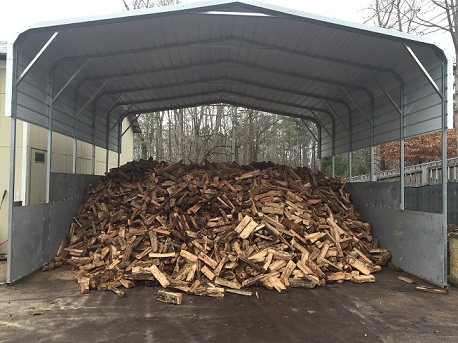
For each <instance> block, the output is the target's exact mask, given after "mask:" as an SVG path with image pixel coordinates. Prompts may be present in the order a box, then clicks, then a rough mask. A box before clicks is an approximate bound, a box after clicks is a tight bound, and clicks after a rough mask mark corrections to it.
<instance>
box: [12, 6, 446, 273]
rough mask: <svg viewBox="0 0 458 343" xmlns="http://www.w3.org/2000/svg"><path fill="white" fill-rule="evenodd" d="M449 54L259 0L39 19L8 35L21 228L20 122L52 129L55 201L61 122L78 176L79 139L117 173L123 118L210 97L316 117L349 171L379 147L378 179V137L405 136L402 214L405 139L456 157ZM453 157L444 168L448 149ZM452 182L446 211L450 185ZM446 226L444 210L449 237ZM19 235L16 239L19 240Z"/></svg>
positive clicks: (408, 38) (325, 149) (426, 43)
mask: <svg viewBox="0 0 458 343" xmlns="http://www.w3.org/2000/svg"><path fill="white" fill-rule="evenodd" d="M165 26H167V27H168V28H170V29H169V30H162V28H163V27H165ZM209 28H210V29H209ZM241 28H243V30H241ZM150 30H153V31H154V32H155V34H154V35H152V34H151V32H149V31H150ZM316 37H320V40H316ZM68 42H71V43H70V44H69V43H68ZM349 47H350V48H349ZM449 61H450V57H449V56H447V53H446V52H445V51H444V50H443V49H441V48H440V47H438V46H437V45H436V44H435V43H434V42H433V41H431V40H428V39H427V38H424V37H417V36H412V35H407V34H404V33H399V32H395V31H388V30H384V29H379V28H372V27H368V26H363V25H359V24H354V23H349V22H344V21H339V20H335V19H330V18H324V17H321V16H317V15H313V14H309V13H302V12H296V11H292V10H290V9H284V8H280V7H277V6H271V5H265V4H258V3H256V2H252V1H243V2H226V1H211V2H208V3H200V4H180V5H177V6H171V7H166V8H154V9H147V10H143V11H133V12H129V13H127V12H123V13H120V14H117V15H110V16H99V17H94V18H87V19H85V20H84V19H83V20H76V21H73V20H70V21H59V22H54V23H48V24H45V25H36V26H31V27H30V29H28V30H26V31H24V32H21V33H20V34H19V35H18V37H17V39H16V41H15V42H13V43H12V44H11V45H10V47H9V53H8V63H7V73H8V75H7V80H8V85H7V100H6V104H7V109H6V113H7V114H9V115H10V116H11V119H12V120H11V123H12V124H11V173H10V208H9V224H8V225H9V226H8V227H9V234H10V237H12V236H13V232H12V230H13V227H14V223H13V218H14V208H13V200H14V165H15V149H14V146H15V144H14V143H15V141H16V120H17V119H20V120H24V121H27V122H31V123H33V124H36V125H40V126H43V127H46V128H47V129H48V156H49V157H48V160H47V186H46V188H47V197H46V201H47V202H48V203H49V202H50V192H51V189H50V177H51V163H52V161H51V155H52V154H51V148H52V132H54V131H55V132H59V133H62V134H65V135H68V136H71V137H73V139H74V147H73V173H76V170H77V165H76V162H77V145H76V143H77V141H78V140H82V141H85V142H88V143H90V144H92V145H93V151H92V171H93V172H94V170H95V146H99V147H103V148H105V149H106V150H107V154H106V161H107V171H108V157H109V151H110V150H111V151H114V152H117V153H118V164H119V153H120V149H121V147H120V138H121V137H122V132H121V130H122V128H121V122H122V119H123V118H125V117H126V116H130V117H134V116H136V115H139V114H141V113H145V112H152V111H160V110H167V109H177V108H185V107H191V106H198V105H204V104H213V103H226V104H231V105H236V106H243V107H249V108H252V109H258V110H262V111H266V112H272V113H277V114H281V115H286V116H291V117H296V118H300V119H305V120H309V121H311V122H313V123H315V124H316V125H317V127H318V129H319V130H318V137H316V139H317V140H318V146H319V156H318V157H319V158H321V157H322V156H324V157H326V156H331V158H332V174H333V175H334V171H335V159H334V156H335V155H336V154H338V153H345V152H349V153H350V154H349V162H350V163H349V164H350V174H351V164H352V160H351V159H352V155H351V152H352V151H353V150H354V149H359V148H362V147H370V148H371V180H373V179H374V146H375V145H376V144H381V143H385V142H389V141H394V140H399V141H400V145H401V146H400V149H401V158H400V166H401V182H400V185H399V190H400V199H399V201H400V210H401V211H402V210H403V209H404V177H403V175H402V173H403V171H404V168H403V167H404V140H405V139H406V138H408V137H412V136H415V135H419V134H424V133H429V132H433V131H438V130H442V132H443V140H442V146H443V156H444V157H446V127H447V114H450V116H449V117H451V113H452V112H451V105H452V104H451V99H452V85H451V82H452V79H451V77H450V76H451V63H450V62H449ZM443 163H444V168H443V173H446V168H445V164H446V158H444V162H443ZM446 179H447V178H446V177H444V178H443V180H446ZM442 189H443V204H444V206H443V208H444V215H445V218H446V208H447V206H446V203H447V187H446V184H445V183H444V185H443V187H442ZM445 228H446V219H444V221H443V227H442V234H443V235H444V237H445V235H446V230H445ZM9 244H10V246H9V248H10V249H11V248H12V244H13V239H11V240H10V241H9ZM445 249H446V248H445V247H444V251H445ZM8 268H9V270H11V264H10V263H9V265H8Z"/></svg>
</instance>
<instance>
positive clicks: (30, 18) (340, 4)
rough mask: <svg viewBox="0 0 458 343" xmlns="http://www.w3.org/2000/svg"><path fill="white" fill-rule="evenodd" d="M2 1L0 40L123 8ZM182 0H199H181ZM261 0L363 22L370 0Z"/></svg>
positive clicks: (78, 1) (58, 0)
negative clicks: (39, 26)
mask: <svg viewBox="0 0 458 343" xmlns="http://www.w3.org/2000/svg"><path fill="white" fill-rule="evenodd" d="M2 2H3V3H2V5H1V10H0V41H11V40H12V39H13V38H14V37H15V34H16V33H17V32H19V31H22V30H23V29H25V28H27V26H28V25H30V24H33V23H39V22H45V21H52V20H60V19H66V18H77V17H86V16H93V15H100V14H109V13H116V12H120V11H123V9H124V6H123V2H122V0H71V1H70V0H39V1H37V0H21V1H13V0H6V1H2ZM129 2H130V1H129V0H128V3H129ZM183 2H188V3H192V2H198V1H196V0H183ZM260 2H264V3H270V4H274V5H277V6H282V7H288V8H292V9H295V10H299V11H304V12H311V13H316V14H321V15H325V16H330V17H335V18H339V19H345V20H349V21H355V22H359V23H362V22H363V17H362V13H360V12H358V11H359V10H360V9H362V8H364V7H366V6H367V3H368V2H369V0H351V1H342V0H319V1H316V0H261V1H260ZM5 7H6V8H5Z"/></svg>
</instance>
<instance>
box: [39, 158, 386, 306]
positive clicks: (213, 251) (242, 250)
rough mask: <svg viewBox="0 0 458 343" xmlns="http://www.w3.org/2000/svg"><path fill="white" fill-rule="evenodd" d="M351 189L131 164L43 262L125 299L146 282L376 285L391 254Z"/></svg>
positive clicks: (259, 166)
mask: <svg viewBox="0 0 458 343" xmlns="http://www.w3.org/2000/svg"><path fill="white" fill-rule="evenodd" d="M344 185H345V184H344V182H342V181H338V180H331V179H329V178H327V177H325V176H324V175H323V174H322V173H320V172H312V171H310V169H308V168H295V169H294V168H290V167H285V166H278V165H274V164H271V163H254V164H252V165H249V166H243V167H240V166H238V165H236V164H222V163H214V164H211V163H207V164H205V165H202V166H197V165H184V164H181V163H175V164H167V163H165V162H161V163H159V162H155V161H150V160H149V161H139V162H130V163H128V164H126V165H124V166H122V167H120V168H116V169H112V170H111V171H110V173H108V174H107V175H106V176H105V177H104V178H103V180H102V181H100V182H99V183H97V184H95V185H91V186H89V187H88V188H87V190H86V193H85V198H84V203H83V205H82V206H81V207H80V209H79V210H78V213H77V214H76V216H75V217H74V221H73V223H72V224H71V227H70V233H69V235H68V237H67V238H66V239H64V240H63V241H62V244H61V246H60V247H59V251H58V253H57V257H56V258H55V260H54V261H53V262H51V263H50V264H49V265H47V266H45V267H44V269H51V268H53V267H56V266H58V265H61V264H63V263H68V264H71V265H73V266H75V267H77V268H78V273H77V274H76V276H75V279H76V280H77V281H78V282H79V283H80V286H81V291H82V292H83V293H87V292H89V290H90V289H98V290H111V291H113V292H115V293H116V294H118V295H120V296H122V295H124V292H123V291H122V290H121V289H122V288H123V287H124V288H130V287H133V286H135V285H137V284H141V283H146V284H160V285H161V286H162V287H164V288H167V289H177V290H180V291H184V292H186V293H189V294H194V295H207V296H215V297H222V296H223V295H224V294H225V292H231V293H237V294H241V295H251V292H250V291H249V290H244V289H245V288H247V287H249V286H251V285H255V284H257V285H262V286H264V287H266V288H268V289H275V290H277V291H278V292H280V293H283V292H287V290H288V289H289V288H290V287H306V288H314V287H316V286H323V285H324V284H325V283H326V282H339V283H342V282H343V281H345V280H349V281H353V282H358V283H359V282H373V281H374V280H375V277H374V276H373V275H372V274H373V273H375V272H377V271H379V270H380V269H381V266H383V265H385V264H386V263H387V262H388V260H389V259H390V253H389V252H388V251H387V250H385V249H381V248H380V247H379V246H378V240H377V239H376V238H375V237H374V236H373V235H372V232H371V225H370V224H369V223H367V222H364V221H362V220H361V219H360V218H359V215H358V213H356V211H355V207H354V205H352V203H351V202H350V200H349V194H348V193H346V192H345V191H344V190H343V188H344ZM167 296H169V295H167ZM180 302H181V298H180Z"/></svg>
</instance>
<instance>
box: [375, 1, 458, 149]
mask: <svg viewBox="0 0 458 343" xmlns="http://www.w3.org/2000/svg"><path fill="white" fill-rule="evenodd" d="M457 10H458V7H457V3H456V2H455V0H405V1H401V0H372V2H371V4H370V6H369V8H367V9H366V14H367V18H366V23H372V24H374V25H376V26H380V27H384V28H389V29H396V30H398V31H403V32H407V33H417V34H421V35H424V34H433V33H440V32H442V33H446V34H448V35H449V37H450V38H451V40H452V42H453V46H454V49H455V61H456V59H457V56H458V33H457V32H458V30H457V29H458V13H457ZM454 76H455V99H457V87H456V85H458V68H455V75H454ZM453 112H454V113H453V121H454V126H455V130H456V131H457V132H458V115H457V103H456V101H455V108H454V111H453ZM457 151H458V146H457Z"/></svg>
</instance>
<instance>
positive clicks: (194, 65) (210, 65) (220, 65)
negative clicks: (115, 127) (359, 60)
mask: <svg viewBox="0 0 458 343" xmlns="http://www.w3.org/2000/svg"><path fill="white" fill-rule="evenodd" d="M228 63H232V64H236V65H240V66H241V67H228V66H227V65H225V64H228ZM242 67H248V68H250V69H253V70H260V71H262V72H268V73H272V74H276V75H279V76H282V77H284V76H288V77H291V78H295V79H300V80H301V81H303V80H309V81H314V82H320V83H324V84H329V85H335V86H344V87H347V88H353V89H356V90H360V91H362V92H365V93H366V94H367V96H368V97H369V98H370V99H373V95H372V93H371V92H370V91H369V90H368V89H367V88H365V87H363V86H359V85H355V84H350V83H346V82H340V81H336V80H329V79H324V78H321V77H317V76H310V75H304V74H297V73H289V72H286V71H284V70H279V69H272V68H264V67H262V66H258V65H256V64H252V63H246V62H240V61H237V60H233V59H227V60H220V61H213V62H206V63H200V64H199V63H192V64H186V65H181V66H178V67H176V66H172V67H166V68H156V69H149V70H142V71H136V72H132V73H117V74H110V78H111V79H118V78H124V77H132V76H138V75H149V74H156V73H162V72H168V71H171V72H177V71H180V70H184V69H196V68H202V69H208V68H224V69H226V70H228V69H242ZM106 77H107V76H106V75H103V76H91V77H88V78H85V79H83V80H81V81H80V82H79V84H78V86H77V88H80V87H82V86H83V85H84V84H85V83H86V82H91V81H95V80H103V79H105V78H106Z"/></svg>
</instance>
